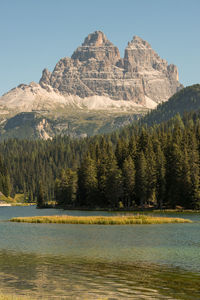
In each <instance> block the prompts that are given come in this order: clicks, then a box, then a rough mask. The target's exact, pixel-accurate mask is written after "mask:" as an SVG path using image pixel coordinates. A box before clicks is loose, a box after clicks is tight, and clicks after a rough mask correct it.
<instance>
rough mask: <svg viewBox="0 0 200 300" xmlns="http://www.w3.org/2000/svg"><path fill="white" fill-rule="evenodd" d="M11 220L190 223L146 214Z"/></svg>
mask: <svg viewBox="0 0 200 300" xmlns="http://www.w3.org/2000/svg"><path fill="white" fill-rule="evenodd" d="M10 221H11V222H25V223H57V224H87V225H89V224H91V225H92V224H97V225H133V224H165V223H192V221H191V220H188V219H182V218H168V217H154V216H146V215H136V216H108V217H107V216H68V215H62V216H38V217H17V218H12V219H10Z"/></svg>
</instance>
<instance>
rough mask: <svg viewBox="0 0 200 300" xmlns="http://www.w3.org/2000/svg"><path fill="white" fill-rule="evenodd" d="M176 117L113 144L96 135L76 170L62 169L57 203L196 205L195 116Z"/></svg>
mask: <svg viewBox="0 0 200 300" xmlns="http://www.w3.org/2000/svg"><path fill="white" fill-rule="evenodd" d="M196 117H197V116H195V115H193V118H190V117H189V115H187V116H185V119H184V121H185V124H184V122H183V121H182V119H181V118H180V116H178V115H177V116H176V117H175V118H174V120H173V121H171V122H170V123H171V126H170V127H168V125H169V124H165V125H163V126H159V127H156V128H150V129H147V128H146V129H145V128H142V129H139V128H138V129H137V130H134V131H133V132H132V134H130V129H126V130H125V129H124V131H123V132H124V137H121V138H118V139H117V141H116V144H115V145H114V144H113V143H112V142H111V140H107V141H106V140H105V138H104V137H99V139H98V140H96V141H95V142H92V143H91V144H90V145H89V149H88V151H87V153H86V154H85V156H84V158H83V159H82V161H81V165H80V167H79V168H78V169H77V170H76V169H73V168H72V169H67V170H63V172H62V173H61V176H60V178H58V179H57V180H56V185H55V195H56V200H57V203H58V204H59V205H61V206H67V207H68V206H74V207H81V206H83V207H116V208H117V207H121V208H122V207H123V208H130V207H138V206H140V207H145V206H149V205H152V206H154V207H157V208H163V207H169V208H175V207H176V206H181V207H184V208H193V209H197V208H199V207H200V186H199V183H200V182H199V179H200V177H199V176H200V168H199V163H200V161H199V151H200V120H199V118H196Z"/></svg>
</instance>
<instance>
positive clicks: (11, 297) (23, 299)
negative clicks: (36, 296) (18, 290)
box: [0, 294, 31, 300]
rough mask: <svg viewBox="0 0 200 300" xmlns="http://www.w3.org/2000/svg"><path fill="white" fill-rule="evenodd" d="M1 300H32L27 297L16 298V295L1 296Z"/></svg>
mask: <svg viewBox="0 0 200 300" xmlns="http://www.w3.org/2000/svg"><path fill="white" fill-rule="evenodd" d="M0 300H31V298H29V297H27V296H15V295H5V294H0Z"/></svg>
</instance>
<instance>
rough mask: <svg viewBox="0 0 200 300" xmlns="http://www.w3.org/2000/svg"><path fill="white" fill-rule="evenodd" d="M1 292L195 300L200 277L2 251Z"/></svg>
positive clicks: (163, 269)
mask: <svg viewBox="0 0 200 300" xmlns="http://www.w3.org/2000/svg"><path fill="white" fill-rule="evenodd" d="M0 276H1V282H0V289H1V290H3V291H5V292H9V293H10V292H12V291H13V292H14V293H17V294H19V295H30V296H31V297H33V298H36V299H41V297H43V298H44V299H56V298H58V299H98V298H101V299H102V298H108V299H188V300H189V299H199V297H200V290H199V280H200V274H198V273H196V274H195V273H191V272H186V271H181V270H180V269H175V268H169V267H167V266H162V267H160V266H158V265H156V264H142V263H139V264H133V263H132V264H127V263H111V262H106V261H100V260H94V259H93V260H87V259H85V260H81V259H78V258H75V257H63V256H61V257H57V256H50V255H49V256H39V255H35V254H24V253H14V252H7V251H1V252H0Z"/></svg>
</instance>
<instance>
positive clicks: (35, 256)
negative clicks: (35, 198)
mask: <svg viewBox="0 0 200 300" xmlns="http://www.w3.org/2000/svg"><path fill="white" fill-rule="evenodd" d="M55 214H57V215H61V214H69V215H108V214H111V213H107V212H87V211H81V212H80V211H63V210H56V209H43V210H42V209H36V208H35V207H34V206H32V207H0V278H1V280H0V291H1V292H3V293H9V294H12V293H13V294H16V295H27V296H30V297H31V298H32V299H112V300H113V299H187V300H190V299H194V300H198V299H200V215H199V214H181V215H180V216H181V217H184V218H188V219H191V220H193V221H194V223H191V224H186V223H185V224H162V225H115V226H105V225H77V224H75V225H71V224H27V223H10V222H7V221H6V220H8V219H10V218H12V217H16V216H34V215H55ZM156 215H158V214H156ZM168 216H174V217H175V216H179V215H177V214H176V215H174V214H168Z"/></svg>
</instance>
